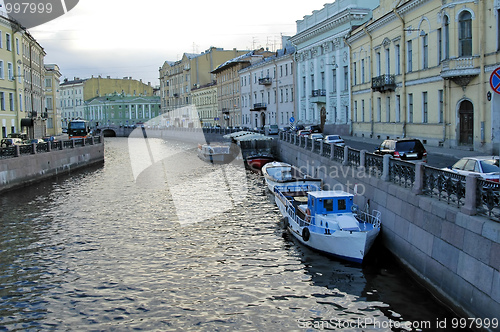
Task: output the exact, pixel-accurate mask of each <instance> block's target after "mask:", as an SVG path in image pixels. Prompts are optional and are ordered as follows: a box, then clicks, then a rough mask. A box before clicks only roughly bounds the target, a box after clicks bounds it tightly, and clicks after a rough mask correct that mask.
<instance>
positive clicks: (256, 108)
mask: <svg viewBox="0 0 500 332" xmlns="http://www.w3.org/2000/svg"><path fill="white" fill-rule="evenodd" d="M266 109H267V104H266V103H257V104H253V108H252V109H251V110H250V111H256V112H260V111H265V110H266Z"/></svg>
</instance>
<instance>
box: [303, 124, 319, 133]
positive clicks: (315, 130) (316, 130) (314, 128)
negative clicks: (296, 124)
mask: <svg viewBox="0 0 500 332" xmlns="http://www.w3.org/2000/svg"><path fill="white" fill-rule="evenodd" d="M305 129H307V130H309V131H310V132H311V134H314V133H321V127H320V126H318V125H311V126H307V127H306V128H305Z"/></svg>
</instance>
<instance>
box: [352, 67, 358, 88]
mask: <svg viewBox="0 0 500 332" xmlns="http://www.w3.org/2000/svg"><path fill="white" fill-rule="evenodd" d="M352 65H353V69H354V73H353V75H352V78H353V82H352V84H353V85H356V84H357V80H356V76H357V75H358V72H357V70H356V67H357V65H356V62H353V64H352Z"/></svg>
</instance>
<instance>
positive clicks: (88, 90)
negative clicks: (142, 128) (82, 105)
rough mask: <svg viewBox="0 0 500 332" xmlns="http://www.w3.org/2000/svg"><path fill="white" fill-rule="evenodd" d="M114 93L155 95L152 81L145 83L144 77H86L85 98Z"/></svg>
mask: <svg viewBox="0 0 500 332" xmlns="http://www.w3.org/2000/svg"><path fill="white" fill-rule="evenodd" d="M114 93H117V94H123V95H130V96H153V95H154V88H153V87H152V86H151V82H148V84H145V83H143V82H142V79H140V80H135V79H132V77H124V78H111V77H110V76H107V77H106V78H103V77H101V76H97V77H94V76H92V77H91V78H89V79H86V80H85V82H84V85H83V100H89V99H92V98H95V97H103V96H106V95H109V94H114Z"/></svg>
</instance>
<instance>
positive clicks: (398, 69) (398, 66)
mask: <svg viewBox="0 0 500 332" xmlns="http://www.w3.org/2000/svg"><path fill="white" fill-rule="evenodd" d="M400 52H401V49H400V48H399V44H398V45H395V46H394V57H395V58H396V59H395V60H396V75H399V74H401V64H400V61H401V59H400V57H401V55H400Z"/></svg>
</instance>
